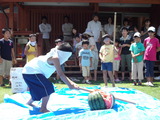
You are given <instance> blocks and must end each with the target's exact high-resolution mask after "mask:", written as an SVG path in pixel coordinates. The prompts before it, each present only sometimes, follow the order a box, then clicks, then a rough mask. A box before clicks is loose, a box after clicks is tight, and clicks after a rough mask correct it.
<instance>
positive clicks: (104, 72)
mask: <svg viewBox="0 0 160 120" xmlns="http://www.w3.org/2000/svg"><path fill="white" fill-rule="evenodd" d="M107 79H108V78H107V71H106V70H103V80H104V83H105V86H107V85H108V82H107Z"/></svg>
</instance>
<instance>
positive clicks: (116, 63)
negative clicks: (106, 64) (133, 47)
mask: <svg viewBox="0 0 160 120" xmlns="http://www.w3.org/2000/svg"><path fill="white" fill-rule="evenodd" d="M119 44H120V41H118V40H116V41H115V45H114V46H115V47H114V61H113V71H114V72H113V74H114V77H115V81H116V82H119V81H120V80H119V79H118V71H119V65H120V61H121V50H122V49H121V47H120V46H119Z"/></svg>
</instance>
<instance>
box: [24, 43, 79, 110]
mask: <svg viewBox="0 0 160 120" xmlns="http://www.w3.org/2000/svg"><path fill="white" fill-rule="evenodd" d="M71 55H72V48H71V46H70V45H69V44H67V43H63V44H62V45H60V46H59V47H57V49H51V50H50V52H48V53H47V54H46V55H42V56H39V57H36V58H34V59H33V60H31V61H30V62H28V63H27V64H26V65H25V66H24V68H23V71H22V74H23V78H24V80H25V82H26V83H27V85H28V87H29V89H30V94H31V99H30V100H29V101H28V102H27V104H28V105H31V106H32V105H33V104H32V103H33V102H34V101H39V100H41V99H42V105H41V109H40V112H43V113H44V112H49V110H48V109H47V103H48V100H49V97H50V95H51V94H52V93H54V92H55V90H54V87H53V84H52V83H51V82H50V81H49V80H48V78H49V77H50V76H51V75H52V74H53V73H54V72H55V71H56V72H57V73H58V75H59V76H60V78H61V80H62V81H63V82H64V83H65V84H67V85H68V87H69V88H70V89H79V87H78V85H77V84H75V83H74V82H72V81H71V80H70V79H69V78H68V77H66V76H65V74H64V73H63V71H62V69H61V66H60V65H62V64H63V63H64V62H66V61H67V60H68V59H69V57H70V56H71Z"/></svg>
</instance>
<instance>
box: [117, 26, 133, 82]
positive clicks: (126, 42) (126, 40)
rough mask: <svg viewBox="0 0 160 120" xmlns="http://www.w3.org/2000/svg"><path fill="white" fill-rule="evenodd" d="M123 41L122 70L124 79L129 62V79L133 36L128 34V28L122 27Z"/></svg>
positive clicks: (121, 40)
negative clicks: (130, 49)
mask: <svg viewBox="0 0 160 120" xmlns="http://www.w3.org/2000/svg"><path fill="white" fill-rule="evenodd" d="M120 42H121V47H122V51H121V71H122V80H124V76H125V66H126V64H127V68H128V72H129V74H130V78H129V80H131V58H132V57H131V52H130V51H129V48H130V45H131V42H132V40H131V37H130V36H129V35H128V29H127V28H122V37H121V38H120Z"/></svg>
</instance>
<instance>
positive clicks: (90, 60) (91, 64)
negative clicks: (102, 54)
mask: <svg viewBox="0 0 160 120" xmlns="http://www.w3.org/2000/svg"><path fill="white" fill-rule="evenodd" d="M90 67H92V57H90Z"/></svg>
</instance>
